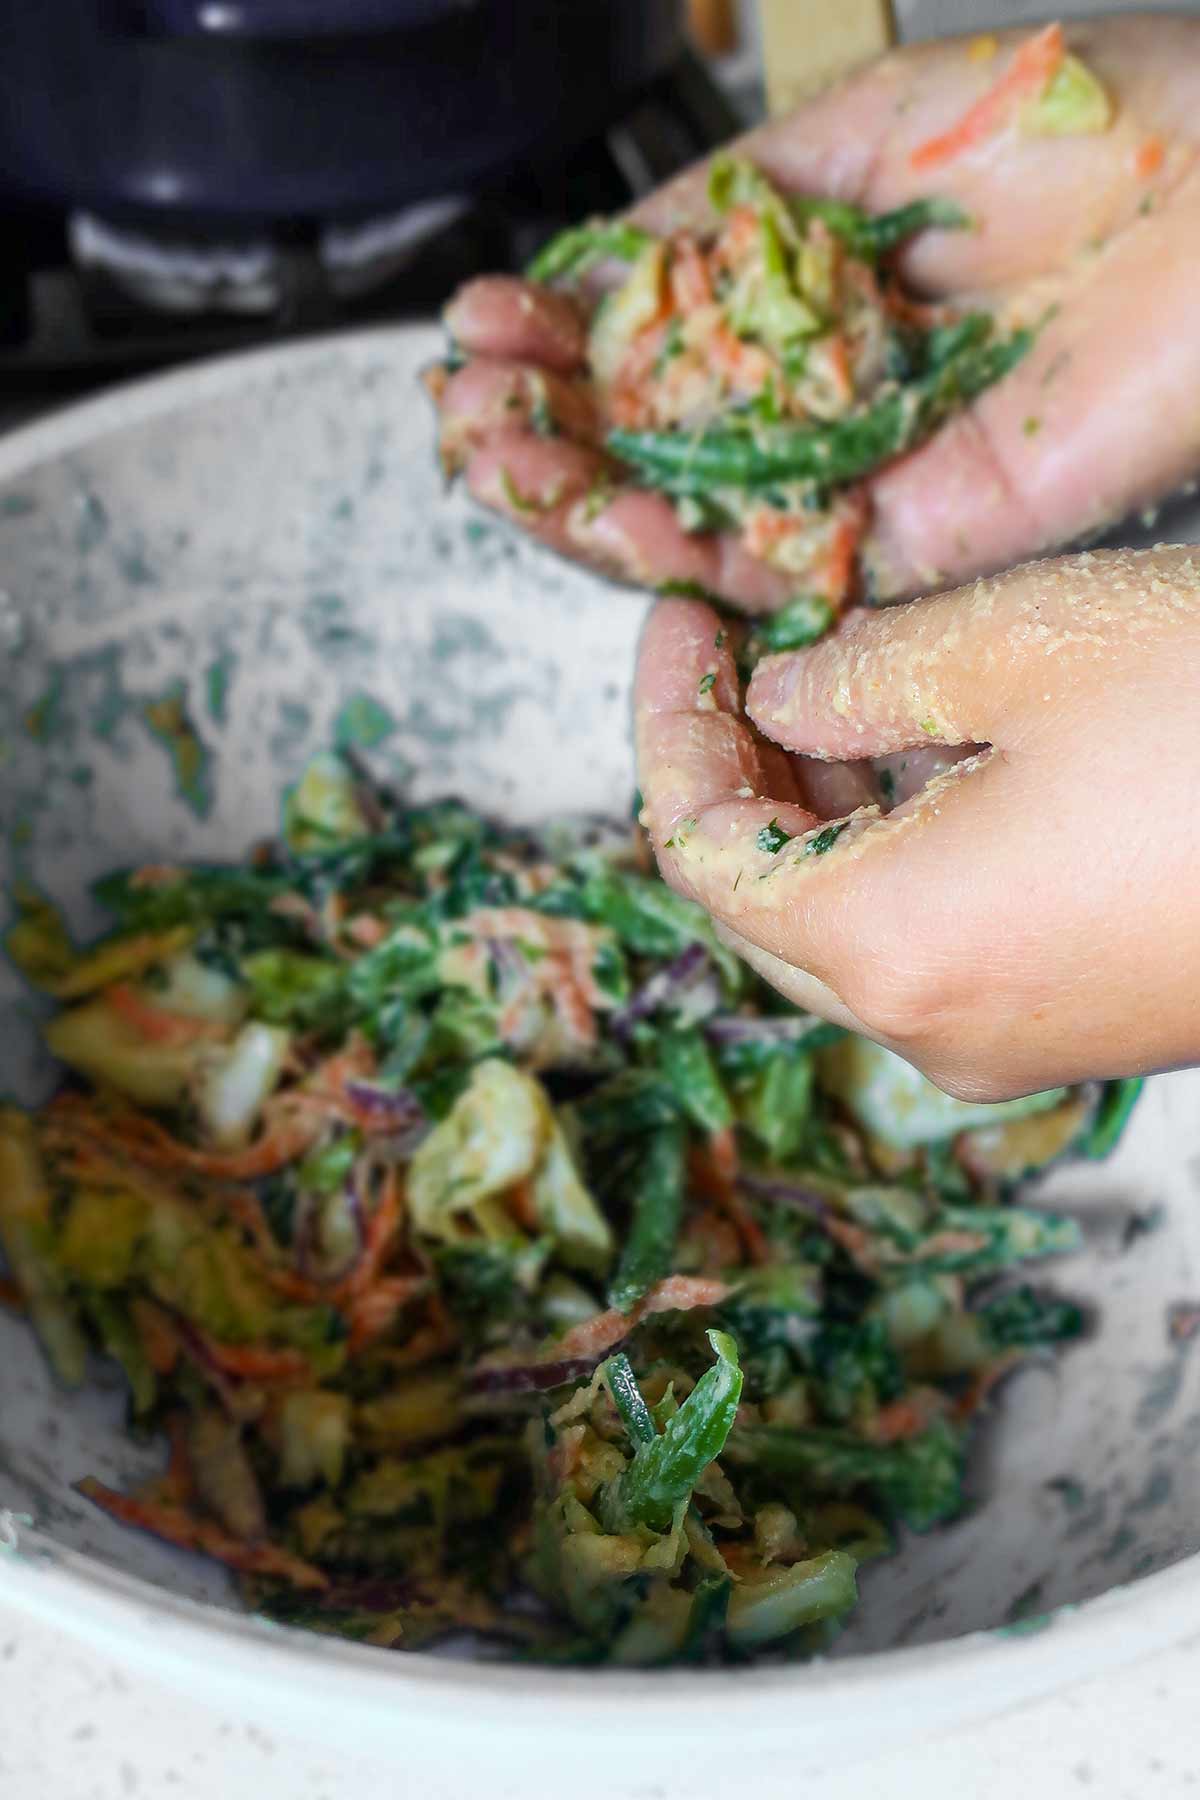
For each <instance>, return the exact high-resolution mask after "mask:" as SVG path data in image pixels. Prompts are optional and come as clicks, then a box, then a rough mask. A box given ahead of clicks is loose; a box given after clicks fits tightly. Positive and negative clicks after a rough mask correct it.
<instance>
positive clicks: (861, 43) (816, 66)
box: [759, 0, 896, 113]
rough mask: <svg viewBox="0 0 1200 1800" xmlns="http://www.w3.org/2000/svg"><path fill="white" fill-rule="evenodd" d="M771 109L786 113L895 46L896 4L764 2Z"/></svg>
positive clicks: (880, 0)
mask: <svg viewBox="0 0 1200 1800" xmlns="http://www.w3.org/2000/svg"><path fill="white" fill-rule="evenodd" d="M759 10H760V17H761V19H762V39H763V69H764V74H765V76H766V83H767V105H768V107H769V108H770V111H771V112H772V113H781V112H786V111H787V110H788V108H789V107H792V106H795V105H796V103H797V101H799V100H803V99H805V98H806V97H807V96H808V95H810V94H812V93H815V92H816V90H817V89H818V88H823V87H827V86H828V85H829V83H830V82H831V81H836V80H837V78H838V76H839V75H844V74H845V73H846V71H847V70H848V69H852V68H853V67H854V65H855V64H856V63H860V62H867V61H868V60H869V59H870V58H871V57H872V56H879V55H881V54H882V53H883V51H885V50H888V49H890V48H891V46H892V45H893V44H894V43H895V41H896V20H895V15H894V13H893V11H892V0H759Z"/></svg>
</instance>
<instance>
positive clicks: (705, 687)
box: [698, 669, 717, 694]
mask: <svg viewBox="0 0 1200 1800" xmlns="http://www.w3.org/2000/svg"><path fill="white" fill-rule="evenodd" d="M716 679H717V677H716V675H715V673H714V672H713V670H712V669H710V670H709V671H708V673H707V675H702V676H701V677H700V687H699V689H698V692H699V693H701V694H711V693H712V690H713V686H714V684H715V682H716Z"/></svg>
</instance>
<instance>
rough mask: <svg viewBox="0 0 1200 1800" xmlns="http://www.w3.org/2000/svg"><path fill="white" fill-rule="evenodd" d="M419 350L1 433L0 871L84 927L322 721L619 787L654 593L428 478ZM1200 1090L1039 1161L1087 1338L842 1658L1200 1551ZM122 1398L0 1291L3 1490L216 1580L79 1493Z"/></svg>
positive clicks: (229, 824)
mask: <svg viewBox="0 0 1200 1800" xmlns="http://www.w3.org/2000/svg"><path fill="white" fill-rule="evenodd" d="M436 347H437V340H436V337H435V335H434V334H433V333H432V332H431V331H426V330H416V331H403V332H392V333H380V334H370V335H366V336H363V337H359V338H351V339H345V340H340V341H337V342H335V343H332V344H319V345H310V346H300V347H298V348H293V349H288V350H285V351H283V352H271V353H268V354H267V355H265V356H257V357H252V358H246V359H240V360H238V361H235V362H231V363H226V364H219V365H213V366H212V367H210V368H207V369H204V370H201V371H198V372H189V373H185V374H183V375H178V376H173V377H171V378H169V379H167V380H165V381H162V382H158V383H155V384H150V385H147V386H145V387H142V388H139V389H131V390H128V391H127V392H125V393H122V394H119V395H116V396H113V397H110V398H109V399H106V400H103V401H101V402H99V403H96V404H94V405H93V406H90V407H88V408H85V409H81V410H79V411H77V412H75V413H73V414H65V415H63V417H62V418H61V419H60V420H57V421H53V422H51V423H49V424H46V425H42V426H39V427H37V428H36V429H35V430H34V431H31V432H27V433H24V434H21V435H20V436H19V437H17V438H13V439H11V440H9V442H8V443H7V444H6V445H5V446H3V447H2V448H0V584H2V586H3V593H0V656H3V658H4V661H5V682H4V692H3V694H2V695H0V751H2V755H3V762H2V764H0V882H2V883H3V884H4V886H5V887H6V888H7V887H8V886H10V885H11V884H12V882H13V881H15V880H19V879H24V880H31V881H33V882H35V883H36V884H37V885H38V886H40V887H42V888H44V889H45V890H47V891H48V892H49V893H51V894H52V895H53V896H54V897H55V898H56V899H57V900H59V901H60V902H62V903H63V904H65V906H66V907H67V910H68V912H69V914H70V917H71V920H72V923H73V924H74V925H75V926H76V927H77V928H80V929H84V928H87V927H88V926H89V925H93V926H94V925H95V924H97V923H98V922H99V920H98V918H97V917H96V916H94V915H93V913H92V910H91V902H90V901H89V899H88V891H87V890H88V884H89V883H90V882H91V881H92V880H93V879H94V878H95V877H96V876H98V875H99V874H101V873H103V872H105V871H106V870H108V869H110V868H112V867H114V866H119V865H123V864H129V863H133V862H137V861H150V860H158V861H169V860H171V859H172V858H176V857H190V858H201V859H203V858H206V857H212V858H222V857H229V856H236V855H238V854H240V853H241V851H242V850H244V849H245V848H246V846H247V845H248V844H250V843H251V842H253V841H254V840H255V839H256V838H258V837H261V836H263V835H266V834H267V833H269V832H271V831H272V830H273V829H274V828H275V826H276V824H277V821H278V808H279V798H280V794H281V792H282V790H283V788H284V787H285V786H286V785H287V784H288V783H289V782H290V781H292V780H293V779H294V778H295V776H296V774H297V772H298V770H299V769H300V768H301V766H302V765H303V763H304V761H305V759H306V758H307V756H308V755H309V754H310V753H311V752H312V751H314V750H315V749H318V748H322V747H325V746H327V745H328V744H330V743H331V742H334V741H343V742H349V743H351V744H353V745H355V746H356V747H357V748H358V749H359V750H360V751H361V752H362V754H363V755H364V757H365V758H366V759H367V760H368V761H369V762H370V764H371V765H372V767H373V768H375V769H376V770H377V771H378V772H379V773H380V774H381V775H383V776H384V777H386V778H388V779H390V780H392V781H400V782H403V783H404V784H406V786H407V788H408V790H409V791H410V792H411V793H412V794H413V795H414V796H415V797H420V798H424V797H432V796H434V795H438V794H447V793H454V794H457V795H459V796H461V797H462V798H464V799H465V800H467V801H469V802H471V803H473V804H475V805H478V806H480V807H482V808H484V809H486V810H488V811H491V812H493V813H497V814H502V815H507V816H509V817H512V818H519V819H537V818H545V817H547V816H549V815H554V814H562V813H570V812H580V811H583V812H593V813H603V814H608V815H610V816H618V817H619V816H623V815H625V814H626V813H627V811H628V808H629V804H630V800H631V796H632V792H633V785H634V778H633V767H632V758H631V754H630V749H629V732H628V707H629V682H630V675H631V669H632V659H633V652H634V646H635V643H636V638H637V634H638V631H639V628H640V625H641V621H642V618H643V616H644V612H645V602H644V601H643V600H641V599H639V598H638V597H637V596H635V595H632V594H629V593H625V592H621V591H618V590H616V589H613V588H610V587H608V586H606V585H605V584H603V583H602V582H600V581H598V580H595V579H593V578H591V577H588V576H585V575H583V574H581V573H579V572H577V571H574V570H572V569H569V568H568V567H566V566H565V565H563V564H561V563H559V562H558V561H556V560H555V559H553V558H551V557H550V556H549V555H547V554H544V553H542V552H540V551H538V550H536V549H534V548H532V547H530V546H527V545H524V544H522V543H521V542H519V541H518V540H517V538H516V537H515V535H514V534H512V533H510V532H509V531H508V530H507V529H506V528H504V527H502V526H501V525H499V524H497V523H495V522H494V521H492V520H491V519H489V518H488V517H486V516H484V515H482V514H480V513H478V512H476V511H474V510H473V509H471V508H470V507H469V506H468V505H467V504H466V502H465V501H464V500H463V499H462V497H461V496H460V495H458V494H453V495H449V496H447V495H446V494H445V493H444V492H443V490H442V485H441V481H440V478H439V476H438V474H437V471H436V469H435V467H434V463H433V458H432V455H431V450H430V433H429V421H428V418H427V415H426V410H425V406H424V404H423V400H422V397H421V394H420V392H419V390H418V388H417V385H416V377H417V373H418V371H419V369H420V367H421V366H422V364H423V363H424V362H426V361H427V360H429V358H430V357H431V356H432V355H433V354H434V353H435V351H436ZM1176 535H1187V536H1191V535H1192V533H1191V532H1190V531H1186V530H1185V529H1184V528H1183V526H1181V527H1180V528H1179V529H1178V530H1177V533H1176ZM1197 535H1200V534H1197ZM1100 953H1101V952H1100V951H1098V954H1100ZM39 1010H40V1009H39V1004H38V1002H36V1001H35V1000H34V998H33V997H32V995H31V994H30V992H29V990H28V989H27V988H26V987H25V986H24V985H23V984H22V983H21V982H20V981H19V980H18V979H17V978H16V977H15V975H14V974H13V972H12V971H11V970H10V969H9V968H8V966H7V965H6V964H3V965H0V1021H2V1024H0V1032H2V1036H0V1041H2V1042H3V1045H4V1053H5V1071H4V1076H3V1081H2V1082H0V1086H2V1087H3V1089H4V1090H6V1091H7V1092H9V1093H11V1094H13V1095H15V1096H16V1097H17V1098H18V1099H20V1100H22V1101H30V1100H34V1099H37V1098H39V1097H40V1096H41V1095H43V1094H44V1093H45V1092H46V1091H47V1090H48V1088H49V1086H50V1085H51V1084H52V1081H53V1071H52V1069H51V1067H50V1065H49V1063H48V1060H47V1059H46V1058H45V1056H44V1054H43V1053H42V1051H41V1050H40V1048H39V1038H38V1031H37V1020H38V1014H39ZM1198 1102H1200V1076H1198V1075H1196V1074H1193V1073H1185V1074H1180V1075H1174V1076H1170V1077H1166V1078H1162V1079H1160V1080H1158V1081H1156V1082H1155V1083H1153V1084H1152V1085H1151V1087H1150V1089H1149V1090H1148V1092H1147V1095H1146V1096H1145V1098H1144V1100H1143V1102H1142V1104H1141V1106H1140V1108H1139V1111H1138V1113H1137V1115H1136V1117H1135V1121H1134V1125H1133V1127H1132V1129H1131V1130H1130V1132H1129V1134H1128V1135H1127V1137H1126V1140H1125V1142H1124V1143H1123V1145H1122V1147H1121V1150H1120V1152H1119V1154H1118V1156H1117V1157H1115V1158H1114V1159H1112V1160H1111V1161H1110V1162H1109V1163H1107V1164H1103V1165H1089V1166H1081V1167H1075V1168H1069V1169H1066V1170H1062V1171H1058V1172H1056V1173H1054V1174H1053V1175H1052V1176H1051V1177H1050V1178H1048V1179H1047V1180H1046V1181H1045V1182H1044V1183H1043V1185H1042V1189H1041V1192H1042V1193H1043V1195H1044V1196H1045V1197H1046V1199H1047V1201H1048V1202H1049V1201H1051V1200H1052V1201H1053V1203H1054V1204H1055V1205H1057V1206H1059V1207H1061V1208H1063V1209H1065V1210H1071V1211H1077V1213H1078V1216H1079V1217H1080V1219H1081V1221H1082V1222H1083V1225H1084V1230H1085V1235H1086V1248H1085V1250H1084V1251H1083V1253H1082V1254H1080V1255H1079V1256H1077V1257H1075V1258H1073V1259H1071V1260H1070V1261H1069V1262H1066V1263H1063V1264H1061V1265H1059V1266H1057V1267H1055V1268H1054V1269H1053V1270H1051V1271H1050V1272H1049V1279H1051V1280H1052V1281H1053V1282H1054V1284H1055V1285H1056V1286H1057V1287H1059V1288H1060V1289H1061V1290H1062V1291H1063V1292H1065V1293H1068V1294H1070V1295H1071V1296H1073V1297H1076V1298H1079V1299H1082V1300H1083V1301H1085V1302H1086V1303H1087V1304H1088V1306H1089V1307H1091V1308H1092V1309H1094V1312H1095V1317H1096V1324H1095V1330H1094V1333H1093V1335H1092V1336H1091V1337H1090V1339H1089V1340H1088V1341H1087V1342H1085V1343H1083V1344H1082V1345H1080V1346H1078V1347H1077V1348H1075V1349H1073V1350H1072V1351H1071V1352H1070V1354H1068V1355H1067V1356H1066V1357H1064V1358H1062V1359H1061V1360H1060V1361H1058V1362H1056V1363H1054V1364H1049V1363H1047V1364H1034V1365H1032V1366H1030V1367H1028V1368H1027V1369H1026V1370H1025V1371H1024V1372H1023V1373H1021V1374H1020V1375H1018V1376H1017V1377H1015V1378H1014V1379H1013V1380H1011V1381H1010V1382H1009V1383H1008V1384H1007V1385H1006V1387H1005V1388H1004V1389H1003V1391H1002V1393H1001V1395H1000V1397H999V1399H998V1401H997V1403H996V1406H995V1408H994V1412H993V1416H992V1418H991V1420H990V1422H989V1424H988V1427H987V1429H986V1430H985V1431H983V1432H981V1433H980V1434H979V1439H978V1443H977V1447H976V1451H975V1456H974V1466H973V1478H972V1486H973V1491H974V1493H975V1496H976V1505H975V1507H974V1509H973V1510H972V1512H971V1513H970V1515H969V1516H968V1517H966V1518H964V1519H963V1520H961V1521H960V1522H959V1523H957V1524H956V1525H954V1526H953V1527H951V1528H949V1529H946V1530H942V1531H938V1532H935V1533H932V1534H930V1535H929V1536H927V1537H925V1538H915V1539H910V1540H909V1542H908V1543H907V1545H906V1546H905V1547H904V1549H903V1552H902V1554H901V1555H899V1556H898V1557H896V1558H894V1559H892V1560H891V1561H889V1562H887V1563H885V1564H881V1565H877V1566H876V1567H874V1568H873V1569H871V1570H870V1571H869V1572H868V1573H867V1575H866V1577H865V1579H864V1582H863V1604H862V1606H861V1607H860V1609H859V1612H858V1614H857V1616H856V1619H855V1621H854V1623H853V1624H852V1626H851V1628H850V1629H849V1630H848V1631H847V1632H846V1633H845V1634H844V1636H843V1638H842V1639H841V1640H840V1643H839V1649H838V1654H839V1655H847V1654H852V1653H854V1652H855V1651H865V1650H874V1649H879V1648H883V1647H886V1646H892V1645H896V1644H902V1643H917V1642H928V1641H932V1640H935V1639H938V1638H944V1637H950V1636H955V1635H957V1634H959V1633H961V1632H964V1631H968V1630H971V1629H975V1628H980V1627H991V1626H1002V1625H1005V1624H1012V1623H1014V1622H1018V1623H1019V1622H1020V1621H1021V1620H1023V1619H1026V1618H1027V1617H1028V1616H1029V1615H1031V1614H1039V1613H1042V1612H1044V1611H1046V1610H1049V1609H1051V1608H1053V1607H1056V1606H1059V1605H1062V1604H1064V1603H1070V1602H1078V1601H1080V1600H1083V1599H1086V1598H1089V1597H1090V1596H1092V1595H1095V1594H1097V1593H1099V1592H1101V1591H1103V1590H1104V1589H1105V1588H1108V1587H1110V1586H1112V1585H1114V1584H1116V1583H1118V1582H1122V1581H1125V1580H1128V1579H1130V1578H1132V1577H1136V1576H1137V1575H1139V1574H1142V1573H1145V1572H1147V1571H1149V1570H1151V1569H1154V1568H1159V1567H1162V1566H1163V1565H1164V1564H1167V1563H1169V1562H1171V1561H1173V1560H1175V1559H1177V1558H1179V1557H1182V1556H1184V1555H1186V1554H1189V1553H1191V1552H1192V1551H1193V1550H1195V1549H1196V1548H1197V1547H1198V1545H1200V1522H1198V1521H1200V1458H1198V1457H1197V1455H1196V1452H1197V1450H1198V1449H1200V1353H1197V1352H1194V1351H1193V1350H1192V1349H1191V1348H1190V1347H1189V1343H1188V1341H1187V1340H1186V1339H1178V1340H1175V1339H1172V1337H1171V1336H1170V1334H1169V1331H1168V1314H1169V1309H1170V1307H1171V1306H1172V1305H1173V1304H1175V1303H1177V1302H1181V1301H1187V1300H1188V1299H1190V1298H1193V1297H1195V1296H1197V1295H1198V1294H1200V1248H1198V1245H1197V1233H1196V1227H1195V1225H1194V1223H1193V1220H1194V1218H1195V1213H1196V1198H1195V1189H1196V1182H1197V1173H1198V1171H1200V1104H1198ZM121 1414H122V1399H121V1392H120V1387H119V1383H118V1381H117V1379H116V1377H115V1375H113V1374H112V1373H111V1371H110V1370H108V1369H107V1368H106V1367H104V1366H100V1365H98V1366H97V1369H96V1381H95V1383H94V1384H93V1385H91V1386H89V1388H88V1389H87V1391H86V1392H84V1393H81V1394H79V1395H74V1396H67V1395H64V1394H63V1393H62V1392H61V1391H59V1390H58V1389H56V1388H55V1386H54V1384H53V1383H52V1381H51V1380H50V1378H49V1375H48V1373H47V1371H46V1368H45V1365H44V1364H43V1362H42V1359H41V1357H40V1355H39V1353H38V1351H37V1349H36V1346H35V1344H34V1342H33V1339H32V1337H31V1335H30V1333H29V1331H28V1330H27V1328H26V1327H25V1326H24V1325H22V1323H21V1322H20V1321H19V1320H17V1319H15V1318H14V1317H12V1316H11V1315H9V1314H7V1313H4V1312H3V1311H0V1507H5V1506H7V1507H11V1508H13V1509H14V1510H16V1511H19V1512H25V1513H29V1514H32V1515H33V1516H34V1517H35V1519H36V1520H37V1522H38V1523H39V1524H40V1525H41V1526H43V1527H44V1528H45V1529H46V1530H48V1531H49V1532H50V1533H51V1534H52V1535H54V1536H55V1537H56V1538H57V1539H58V1540H60V1541H61V1542H62V1543H64V1544H67V1545H70V1546H71V1547H72V1548H74V1549H77V1550H82V1551H84V1552H86V1553H89V1554H93V1555H95V1556H97V1557H100V1558H102V1559H104V1560H105V1561H106V1562H108V1563H110V1564H114V1565H117V1566H119V1567H121V1568H123V1569H126V1570H128V1571H130V1572H132V1573H136V1574H139V1575H142V1576H144V1577H146V1578H148V1579H150V1580H151V1581H154V1582H159V1583H162V1584H163V1585H165V1586H169V1587H170V1588H172V1589H174V1590H176V1591H181V1592H184V1593H187V1594H189V1595H192V1596H195V1597H200V1598H206V1599H211V1600H213V1601H215V1602H219V1603H226V1604H228V1603H230V1594H229V1590H228V1588H227V1586H226V1583H225V1581H224V1579H223V1577H222V1576H221V1575H220V1574H219V1573H218V1572H217V1571H215V1570H214V1569H212V1568H210V1567H209V1566H208V1565H206V1564H204V1563H203V1562H201V1561H199V1560H198V1559H195V1558H190V1557H185V1556H182V1555H180V1554H178V1553H176V1552H173V1551H170V1550H167V1549H166V1548H165V1547H163V1546H161V1545H158V1544H157V1543H155V1542H154V1541H152V1540H150V1539H148V1538H145V1537H143V1536H141V1535H139V1534H137V1533H130V1532H125V1531H122V1530H121V1529H120V1528H118V1527H116V1526H115V1525H113V1524H112V1523H111V1522H110V1521H108V1520H107V1519H106V1518H104V1517H102V1516H101V1515H99V1514H98V1513H97V1512H95V1511H94V1509H92V1508H91V1507H90V1506H88V1505H87V1503H86V1502H84V1501H82V1500H81V1499H79V1498H78V1496H77V1495H76V1494H75V1493H74V1491H73V1488H72V1483H73V1482H75V1481H77V1480H78V1479H80V1478H81V1477H82V1476H83V1475H85V1474H89V1473H93V1474H97V1475H99V1476H100V1477H101V1478H102V1479H105V1480H109V1481H116V1482H120V1481H123V1480H128V1479H130V1478H132V1477H135V1476H136V1475H137V1474H139V1473H141V1472H144V1471H147V1470H149V1469H151V1468H154V1467H156V1466H158V1464H159V1462H160V1460H161V1452H160V1448H159V1447H157V1446H155V1445H146V1446H138V1445H134V1444H132V1443H130V1441H129V1440H128V1439H127V1438H126V1437H125V1435H124V1432H123V1429H122V1425H121Z"/></svg>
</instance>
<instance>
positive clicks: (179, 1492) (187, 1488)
mask: <svg viewBox="0 0 1200 1800" xmlns="http://www.w3.org/2000/svg"><path fill="white" fill-rule="evenodd" d="M167 1442H168V1443H169V1444H170V1446H171V1455H170V1458H169V1460H168V1462H167V1466H166V1469H165V1470H164V1472H163V1474H162V1475H161V1476H160V1478H159V1479H158V1481H156V1482H155V1483H154V1484H153V1485H154V1488H155V1489H156V1490H157V1497H158V1498H159V1499H161V1500H165V1501H166V1502H167V1503H168V1504H173V1505H175V1506H186V1505H187V1503H188V1501H189V1500H190V1499H191V1498H192V1496H193V1493H194V1491H195V1483H194V1482H193V1480H192V1459H191V1457H190V1456H189V1455H188V1447H187V1419H186V1418H185V1416H184V1414H183V1413H172V1414H171V1416H170V1418H169V1419H168V1420H167Z"/></svg>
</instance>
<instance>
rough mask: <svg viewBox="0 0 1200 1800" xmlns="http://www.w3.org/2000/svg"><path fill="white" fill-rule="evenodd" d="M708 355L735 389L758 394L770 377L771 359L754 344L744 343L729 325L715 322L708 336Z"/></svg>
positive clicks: (771, 372) (739, 391)
mask: <svg viewBox="0 0 1200 1800" xmlns="http://www.w3.org/2000/svg"><path fill="white" fill-rule="evenodd" d="M708 352H709V359H710V361H711V363H712V366H713V368H714V369H715V370H716V371H717V373H718V375H720V376H722V377H723V378H724V380H725V381H726V382H728V384H729V386H730V387H731V388H732V389H733V390H734V392H735V393H739V394H748V395H752V394H759V393H761V392H762V390H763V388H764V387H765V386H766V385H767V383H768V382H769V381H770V379H771V376H772V374H773V372H774V367H775V365H774V363H773V362H772V361H771V358H770V357H769V356H768V355H767V353H766V351H765V350H761V349H760V348H759V347H758V345H757V344H744V343H743V342H742V340H741V338H740V337H738V336H737V334H736V333H735V332H733V331H731V330H730V329H729V326H728V325H724V324H722V325H718V326H717V328H716V330H715V331H714V332H713V334H712V337H711V338H710V340H709V345H708Z"/></svg>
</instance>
